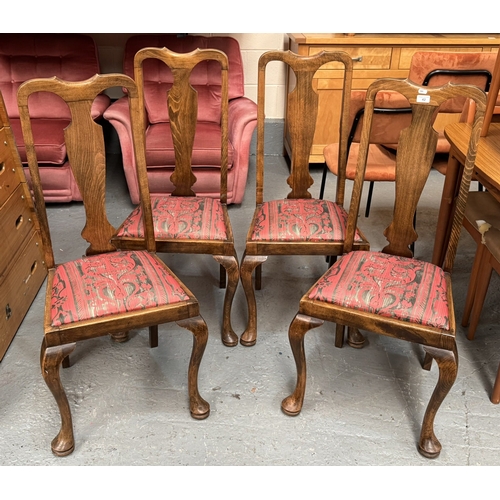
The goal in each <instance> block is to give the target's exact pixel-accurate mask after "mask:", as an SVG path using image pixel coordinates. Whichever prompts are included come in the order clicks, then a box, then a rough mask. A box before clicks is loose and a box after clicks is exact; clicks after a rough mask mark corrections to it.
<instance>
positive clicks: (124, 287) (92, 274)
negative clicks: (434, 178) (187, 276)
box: [51, 251, 189, 326]
mask: <svg viewBox="0 0 500 500" xmlns="http://www.w3.org/2000/svg"><path fill="white" fill-rule="evenodd" d="M187 299H189V297H188V295H186V293H185V292H184V290H183V288H182V287H181V286H180V284H179V282H178V281H177V280H176V278H175V277H174V276H172V275H171V274H169V273H168V271H167V270H166V268H165V267H163V266H162V265H161V263H160V262H159V261H158V259H157V258H156V257H154V256H153V255H151V254H150V253H149V252H146V251H138V252H112V253H108V254H101V255H94V256H91V257H83V258H82V259H78V260H75V261H71V262H67V263H65V264H61V265H59V266H57V267H56V270H55V275H54V281H53V285H52V300H51V324H52V326H61V325H63V324H69V323H73V322H78V321H85V320H88V319H93V318H99V317H105V316H110V315H112V314H117V313H124V312H130V311H137V310H141V309H149V308H152V307H158V306H162V305H165V304H175V303H178V302H182V301H184V300H187Z"/></svg>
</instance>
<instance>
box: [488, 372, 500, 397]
mask: <svg viewBox="0 0 500 500" xmlns="http://www.w3.org/2000/svg"><path fill="white" fill-rule="evenodd" d="M490 401H491V402H492V403H493V404H496V405H497V404H498V403H500V365H498V371H497V377H496V380H495V385H494V386H493V391H492V392H491V398H490Z"/></svg>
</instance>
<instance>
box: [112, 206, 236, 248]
mask: <svg viewBox="0 0 500 500" xmlns="http://www.w3.org/2000/svg"><path fill="white" fill-rule="evenodd" d="M151 206H152V209H153V226H154V231H155V238H156V239H158V240H161V239H178V240H217V241H225V240H227V236H228V235H227V230H226V225H225V223H224V212H223V210H222V206H221V203H220V200H214V199H213V198H198V197H196V196H170V197H168V196H165V197H164V196H161V197H158V196H153V197H151ZM142 219H143V217H142V209H141V207H140V206H139V207H137V208H136V209H135V210H134V211H133V212H132V213H131V214H130V215H129V216H128V217H127V219H126V220H125V222H124V223H123V225H122V226H121V227H120V229H119V230H118V232H117V233H116V238H118V239H121V240H125V239H126V238H127V237H129V238H144V225H143V222H142Z"/></svg>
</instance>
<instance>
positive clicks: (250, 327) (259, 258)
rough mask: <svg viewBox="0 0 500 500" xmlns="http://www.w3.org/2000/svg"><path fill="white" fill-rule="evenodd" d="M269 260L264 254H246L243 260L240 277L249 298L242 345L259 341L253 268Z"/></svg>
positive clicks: (250, 344)
mask: <svg viewBox="0 0 500 500" xmlns="http://www.w3.org/2000/svg"><path fill="white" fill-rule="evenodd" d="M266 260H267V256H263V255H246V254H245V255H244V256H243V260H242V262H241V269H240V277H241V284H242V286H243V290H244V291H245V296H246V299H247V307H248V322H247V327H246V330H245V331H244V332H243V335H242V336H241V338H240V343H241V345H244V346H247V347H250V346H253V345H255V342H257V303H256V301H255V292H254V289H253V286H252V273H253V270H254V269H255V268H256V267H257V266H260V264H262V263H263V262H265V261H266Z"/></svg>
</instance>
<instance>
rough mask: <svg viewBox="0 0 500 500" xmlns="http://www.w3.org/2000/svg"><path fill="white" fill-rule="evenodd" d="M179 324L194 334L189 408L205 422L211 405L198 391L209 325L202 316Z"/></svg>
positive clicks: (189, 380)
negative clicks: (199, 372) (199, 373)
mask: <svg viewBox="0 0 500 500" xmlns="http://www.w3.org/2000/svg"><path fill="white" fill-rule="evenodd" d="M177 324H178V325H179V326H180V327H182V328H186V329H187V330H189V331H190V332H191V333H192V334H193V350H192V351H191V359H190V360H189V369H188V392H189V408H190V412H191V416H192V417H193V418H195V419H196V420H203V419H205V418H207V417H208V416H209V415H210V405H209V404H208V403H207V402H206V401H205V400H204V399H203V398H202V397H201V396H200V393H199V391H198V371H199V369H200V363H201V359H202V357H203V353H204V352H205V347H206V346H207V341H208V328H207V324H206V323H205V320H204V319H203V318H202V317H201V316H197V317H195V318H187V319H184V320H180V321H177Z"/></svg>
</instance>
